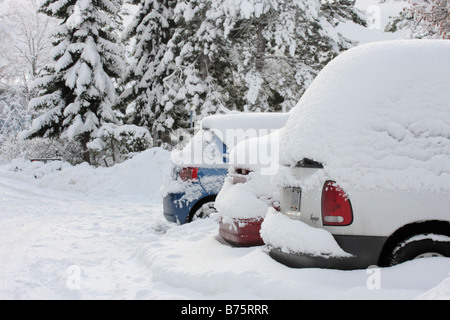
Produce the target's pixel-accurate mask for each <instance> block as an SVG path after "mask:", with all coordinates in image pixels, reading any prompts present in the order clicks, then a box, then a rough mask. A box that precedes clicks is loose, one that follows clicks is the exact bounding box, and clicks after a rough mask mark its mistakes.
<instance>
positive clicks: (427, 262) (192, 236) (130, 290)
mask: <svg viewBox="0 0 450 320" xmlns="http://www.w3.org/2000/svg"><path fill="white" fill-rule="evenodd" d="M169 161H170V155H169V153H168V152H166V151H164V150H161V149H150V150H148V151H146V152H143V153H141V154H139V155H137V156H135V157H134V158H133V159H130V160H128V161H126V162H124V163H122V164H119V165H116V166H114V167H111V168H91V167H88V166H86V165H79V166H74V167H72V166H69V165H61V164H60V163H56V162H53V163H48V164H47V165H43V164H42V163H29V162H24V161H17V162H14V163H12V164H8V165H2V166H0V299H202V300H214V299H245V300H248V299H271V300H277V299H416V298H419V299H427V298H432V299H437V298H440V299H448V298H450V274H449V272H450V260H449V259H444V258H433V259H422V260H416V261H412V262H408V263H405V264H403V265H399V266H396V267H391V268H383V269H368V270H354V271H338V270H323V269H291V268H288V267H286V266H284V265H281V264H279V263H277V262H275V261H274V260H272V259H271V258H270V257H269V256H268V255H267V253H266V251H265V248H264V246H260V247H252V248H233V247H230V246H228V245H226V244H224V243H223V242H222V241H220V238H219V237H218V223H217V222H216V221H214V220H213V219H206V220H200V221H195V222H193V223H190V224H185V225H182V226H180V225H176V224H173V223H169V222H167V221H165V220H164V217H163V215H162V203H161V197H160V195H159V189H160V186H161V179H162V175H163V174H165V173H166V172H167V169H168V165H169ZM36 177H37V178H36Z"/></svg>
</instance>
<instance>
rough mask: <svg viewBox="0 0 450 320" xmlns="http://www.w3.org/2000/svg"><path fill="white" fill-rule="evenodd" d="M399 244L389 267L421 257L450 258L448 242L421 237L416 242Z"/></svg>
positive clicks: (449, 243) (427, 236) (408, 241)
mask: <svg viewBox="0 0 450 320" xmlns="http://www.w3.org/2000/svg"><path fill="white" fill-rule="evenodd" d="M411 239H412V238H410V239H409V240H406V241H403V242H401V243H400V244H399V245H398V246H397V247H396V248H395V249H394V251H393V253H392V255H391V258H390V263H389V265H391V266H392V265H396V264H399V263H402V262H405V261H409V260H413V259H418V258H422V257H450V242H446V241H438V240H434V239H433V238H432V237H430V236H429V235H422V237H420V238H417V239H418V240H415V241H412V240H411Z"/></svg>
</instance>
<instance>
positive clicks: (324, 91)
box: [261, 40, 450, 269]
mask: <svg viewBox="0 0 450 320" xmlns="http://www.w3.org/2000/svg"><path fill="white" fill-rule="evenodd" d="M449 57H450V41H444V40H402V41H388V42H379V43H371V44H366V45H362V46H359V47H356V48H354V49H351V50H348V51H347V52H345V53H343V54H341V55H340V56H338V57H337V58H336V59H335V60H333V61H332V62H331V63H330V64H329V65H327V66H326V67H325V68H324V69H323V71H322V72H321V73H320V74H319V75H318V77H317V78H316V79H315V81H314V82H313V84H312V85H311V86H310V87H309V88H308V90H307V91H306V93H305V94H304V96H303V97H302V98H301V100H300V101H299V104H298V105H297V106H296V108H295V109H294V110H293V111H292V112H291V116H290V118H289V120H288V122H287V124H286V126H285V127H284V128H283V129H282V131H281V133H280V135H281V137H280V162H281V164H282V165H283V167H282V168H281V169H280V173H279V174H278V175H277V176H276V178H275V179H276V182H277V184H278V185H279V186H280V187H281V188H282V190H281V213H277V212H275V210H272V209H270V212H269V213H270V214H269V213H268V215H267V216H266V219H265V221H264V222H263V226H262V231H261V233H262V235H263V239H264V241H265V242H266V245H267V246H268V247H269V248H270V255H271V256H272V257H273V258H274V259H276V260H278V261H280V262H282V263H284V264H286V265H289V266H292V267H322V268H340V269H355V268H366V267H368V266H370V265H379V266H390V265H394V264H397V263H401V262H404V261H407V260H410V259H414V258H417V257H423V256H435V255H438V256H446V257H450V58H449ZM286 219H287V220H289V221H290V222H288V223H287V222H286ZM305 225H306V226H307V227H309V228H310V227H315V228H316V229H317V228H318V229H322V230H321V231H322V232H323V231H324V230H325V231H327V232H329V233H330V234H331V235H332V236H333V237H331V238H332V239H333V238H334V240H335V242H336V244H337V245H338V246H337V247H340V249H342V250H341V252H338V250H334V249H330V248H332V246H323V249H320V248H319V249H315V250H310V249H309V248H308V243H307V242H308V240H307V239H306V237H304V238H303V239H305V240H301V239H302V238H301V235H300V233H301V232H303V233H307V232H308V231H305V230H307V229H305ZM312 229H314V228H312ZM298 239H300V240H298ZM300 242H303V243H300ZM318 242H320V241H315V243H314V244H313V245H317V244H318Z"/></svg>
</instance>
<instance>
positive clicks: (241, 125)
mask: <svg viewBox="0 0 450 320" xmlns="http://www.w3.org/2000/svg"><path fill="white" fill-rule="evenodd" d="M288 116H289V115H288V113H240V112H232V113H230V114H226V115H213V116H209V117H206V118H204V119H203V120H202V123H201V128H200V130H199V132H197V133H196V134H195V135H194V137H192V139H191V140H190V141H189V143H188V144H187V145H186V147H184V148H183V150H181V151H176V152H173V153H172V169H171V172H169V174H168V175H167V176H166V177H165V181H164V183H163V187H162V194H163V209H164V217H165V218H166V219H167V220H168V221H171V222H175V223H178V224H184V223H187V222H191V221H193V220H195V219H199V218H206V217H208V216H209V215H210V214H211V213H213V212H215V208H214V202H215V199H216V196H217V194H218V193H219V191H220V190H221V189H222V186H223V184H224V181H225V178H226V176H227V173H228V167H229V159H228V155H229V152H230V151H231V149H232V148H233V147H234V146H235V145H236V144H237V143H239V142H241V141H242V140H244V139H248V138H251V137H255V136H260V135H265V134H267V133H270V131H271V130H276V129H280V128H281V127H283V126H284V125H285V123H286V121H287V119H288Z"/></svg>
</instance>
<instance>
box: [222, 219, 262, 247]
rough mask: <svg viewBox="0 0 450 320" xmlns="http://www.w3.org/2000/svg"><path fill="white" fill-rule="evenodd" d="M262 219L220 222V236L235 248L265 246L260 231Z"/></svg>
mask: <svg viewBox="0 0 450 320" xmlns="http://www.w3.org/2000/svg"><path fill="white" fill-rule="evenodd" d="M262 222H263V219H262V218H255V219H233V222H232V223H227V222H224V221H223V220H221V221H220V226H219V235H220V236H221V237H222V238H223V239H224V240H225V241H226V242H228V243H229V244H231V245H233V246H235V247H252V246H260V245H263V244H264V241H263V240H262V238H261V235H260V230H261V223H262Z"/></svg>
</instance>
